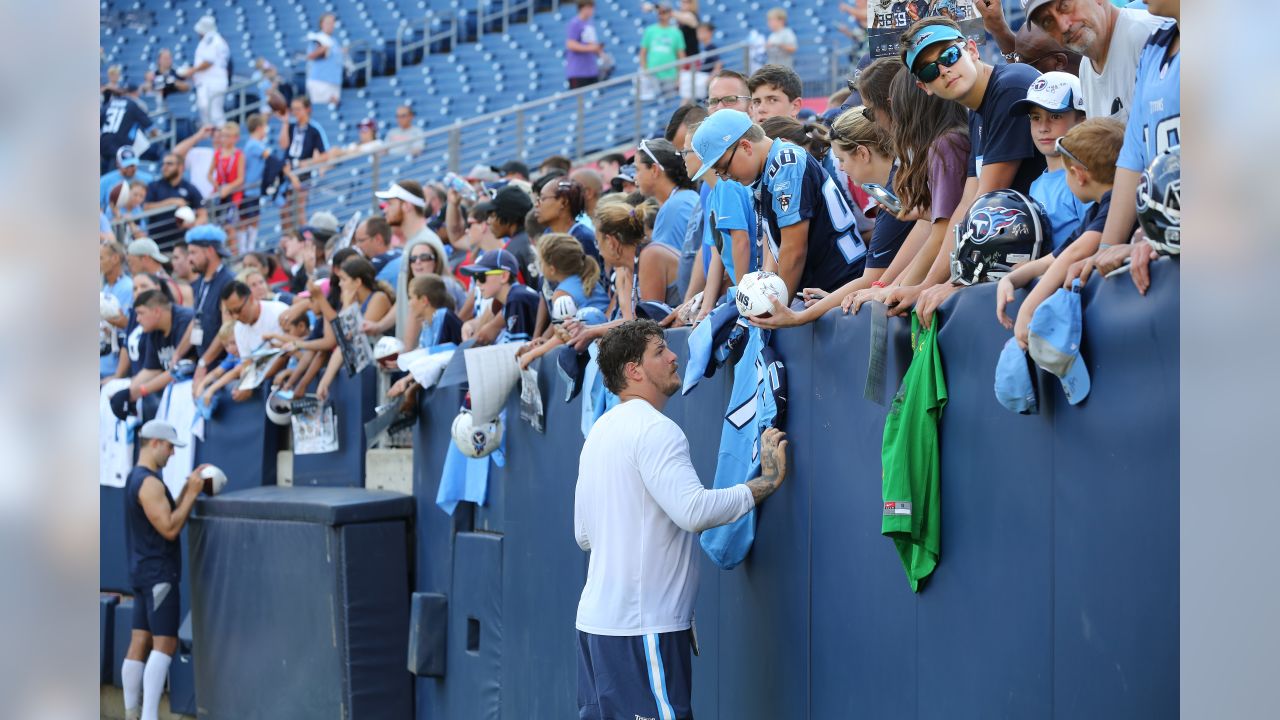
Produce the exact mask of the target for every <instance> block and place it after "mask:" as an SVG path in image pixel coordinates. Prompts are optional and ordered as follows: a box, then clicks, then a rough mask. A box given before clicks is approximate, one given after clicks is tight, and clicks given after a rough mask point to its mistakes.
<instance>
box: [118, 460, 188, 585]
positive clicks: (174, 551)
mask: <svg viewBox="0 0 1280 720" xmlns="http://www.w3.org/2000/svg"><path fill="white" fill-rule="evenodd" d="M149 477H152V478H155V479H156V481H157V482H159V483H160V486H161V487H163V488H164V497H165V500H168V501H169V509H170V510H173V509H174V508H175V507H177V506H178V504H177V503H176V502H174V500H173V495H172V494H171V493H170V492H169V488H168V487H167V486H165V484H164V478H162V477H161V476H160V473H158V472H156V471H155V470H149V469H147V468H145V467H143V466H141V465H138V466H136V467H134V468H133V470H131V471H130V472H129V478H128V479H127V480H125V483H124V526H125V531H126V532H125V535H124V546H125V553H126V554H127V555H128V557H129V582H130V583H131V584H132V585H133V586H134V587H137V588H149V587H150V586H151V585H155V584H157V583H162V582H174V583H176V582H178V579H179V578H180V577H181V575H182V543H181V542H180V541H178V540H165V539H164V536H163V535H161V534H160V532H159V531H158V530H156V528H155V526H154V525H152V524H151V521H150V520H149V519H147V512H146V511H145V510H143V509H142V505H141V504H140V503H139V502H138V491H140V490H141V489H142V483H143V482H144V481H145V480H146V479H147V478H149Z"/></svg>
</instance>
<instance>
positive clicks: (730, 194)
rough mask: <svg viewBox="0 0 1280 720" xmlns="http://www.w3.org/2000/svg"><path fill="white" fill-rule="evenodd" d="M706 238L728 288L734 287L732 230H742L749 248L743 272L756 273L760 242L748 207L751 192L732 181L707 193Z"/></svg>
mask: <svg viewBox="0 0 1280 720" xmlns="http://www.w3.org/2000/svg"><path fill="white" fill-rule="evenodd" d="M707 204H708V208H707V210H708V212H707V236H708V237H709V238H711V240H712V242H714V243H715V245H716V247H717V248H718V249H719V250H720V260H721V262H722V263H723V264H724V269H725V272H726V273H728V276H729V284H730V285H731V286H732V285H737V281H735V280H734V278H736V277H737V273H736V266H735V265H734V260H733V237H732V236H731V235H730V233H731V232H733V231H735V230H745V231H746V232H747V240H748V242H749V247H750V251H751V254H750V267H748V268H746V269H745V270H743V272H754V271H756V270H759V269H760V238H759V236H758V235H757V234H756V218H755V214H756V211H755V208H754V207H752V200H751V191H750V190H747V188H746V187H744V186H743V185H742V184H741V183H737V182H734V181H732V180H720V181H719V182H717V183H716V186H715V187H714V188H713V189H712V190H711V195H710V197H708V198H707Z"/></svg>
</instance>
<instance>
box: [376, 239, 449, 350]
mask: <svg viewBox="0 0 1280 720" xmlns="http://www.w3.org/2000/svg"><path fill="white" fill-rule="evenodd" d="M423 275H439V276H441V277H442V278H444V281H445V289H447V290H448V291H449V294H450V295H451V296H452V297H453V300H454V302H455V303H461V302H462V299H463V298H464V297H465V296H466V291H464V290H463V289H462V285H461V284H460V283H459V282H458V281H457V280H455V279H454V278H453V274H452V272H451V271H450V269H449V256H448V255H446V254H445V251H444V243H443V242H442V241H441V240H440V238H439V237H438V236H436V235H434V234H431V233H420V234H419V235H418V236H416V238H415V239H414V240H411V241H410V242H409V244H408V245H406V246H405V248H404V262H402V263H401V264H400V272H399V273H398V274H397V275H396V293H395V297H396V301H395V312H394V313H391V314H390V315H389V316H388V317H387V318H384V320H383V322H382V323H381V324H380V325H379V326H378V327H377V328H376V330H378V331H380V332H383V333H385V332H388V331H390V330H391V324H390V322H391V319H392V318H394V322H395V330H396V337H398V338H400V341H401V342H403V343H404V344H405V347H406V349H412V347H411V346H410V343H412V342H413V341H414V340H415V339H416V338H417V337H418V332H419V330H420V328H419V327H416V325H417V322H416V321H415V320H414V316H413V313H412V312H410V311H409V288H410V287H411V286H412V284H413V280H414V278H418V277H421V276H423Z"/></svg>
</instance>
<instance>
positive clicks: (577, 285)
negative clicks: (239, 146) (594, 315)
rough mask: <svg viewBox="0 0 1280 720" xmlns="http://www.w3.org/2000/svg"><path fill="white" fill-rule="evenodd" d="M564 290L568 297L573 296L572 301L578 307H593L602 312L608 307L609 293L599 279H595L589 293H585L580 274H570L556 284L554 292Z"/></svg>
mask: <svg viewBox="0 0 1280 720" xmlns="http://www.w3.org/2000/svg"><path fill="white" fill-rule="evenodd" d="M561 291H563V292H565V293H567V294H568V295H569V297H571V298H573V302H574V304H575V305H577V306H578V309H579V310H581V309H582V308H587V307H593V308H597V309H599V310H600V311H601V312H604V309H605V308H607V307H609V293H608V292H606V291H605V289H604V284H603V283H602V282H600V281H599V280H597V281H596V284H595V287H594V288H592V290H591V294H590V295H587V293H586V291H585V290H583V288H582V276H581V275H571V276H569V277H567V278H565V279H564V280H561V281H560V284H559V285H556V292H561Z"/></svg>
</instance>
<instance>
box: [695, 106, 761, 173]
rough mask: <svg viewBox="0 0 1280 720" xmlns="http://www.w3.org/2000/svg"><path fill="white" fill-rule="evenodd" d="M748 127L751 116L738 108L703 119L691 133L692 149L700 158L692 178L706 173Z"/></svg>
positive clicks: (749, 126) (749, 127) (722, 111)
mask: <svg viewBox="0 0 1280 720" xmlns="http://www.w3.org/2000/svg"><path fill="white" fill-rule="evenodd" d="M749 129H751V118H749V117H747V114H746V113H744V112H740V111H738V110H721V111H719V112H717V113H715V114H713V115H710V116H708V117H707V119H706V120H703V121H702V124H701V125H699V126H698V130H697V131H696V132H694V133H693V151H694V152H695V153H697V154H698V158H699V159H701V160H702V167H701V168H700V169H699V170H698V172H696V173H694V175H693V179H694V180H697V179H698V178H700V177H702V176H703V175H705V174H707V172H708V171H710V170H711V168H712V167H714V166H715V164H716V163H718V162H720V158H721V157H723V156H724V154H725V152H726V151H727V150H728V149H729V148H731V147H733V144H734V143H736V142H738V140H739V139H741V138H742V136H743V134H744V133H746V132H747V130H749Z"/></svg>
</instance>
